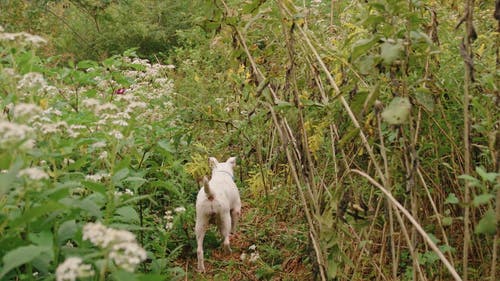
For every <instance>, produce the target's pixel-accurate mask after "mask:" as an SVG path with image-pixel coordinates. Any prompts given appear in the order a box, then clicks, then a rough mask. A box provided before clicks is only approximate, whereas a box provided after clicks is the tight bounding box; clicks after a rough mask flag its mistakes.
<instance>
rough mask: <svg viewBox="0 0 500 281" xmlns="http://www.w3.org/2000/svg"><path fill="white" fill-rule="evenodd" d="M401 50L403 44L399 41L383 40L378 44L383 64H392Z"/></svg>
mask: <svg viewBox="0 0 500 281" xmlns="http://www.w3.org/2000/svg"><path fill="white" fill-rule="evenodd" d="M402 52H403V44H402V43H400V42H396V43H392V42H387V41H386V42H384V43H382V45H380V57H381V58H382V60H383V62H384V63H385V64H388V65H390V64H392V63H393V62H394V61H395V60H397V59H398V58H399V57H400V56H401V54H402Z"/></svg>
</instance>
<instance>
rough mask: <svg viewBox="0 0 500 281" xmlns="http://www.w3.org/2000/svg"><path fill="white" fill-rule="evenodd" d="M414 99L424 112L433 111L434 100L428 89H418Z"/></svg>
mask: <svg viewBox="0 0 500 281" xmlns="http://www.w3.org/2000/svg"><path fill="white" fill-rule="evenodd" d="M415 98H416V100H417V102H418V103H419V104H420V105H422V106H423V107H424V108H425V109H426V110H428V111H431V112H432V111H433V110H434V99H433V98H432V94H431V92H430V91H429V89H427V88H418V89H417V90H416V92H415Z"/></svg>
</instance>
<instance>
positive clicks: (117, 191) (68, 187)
mask: <svg viewBox="0 0 500 281" xmlns="http://www.w3.org/2000/svg"><path fill="white" fill-rule="evenodd" d="M0 35H1V36H14V37H16V40H14V41H6V40H2V41H0V43H1V45H0V54H1V57H2V58H5V59H3V60H2V61H1V65H0V77H1V78H2V79H1V81H3V82H2V84H1V91H2V92H3V93H6V94H4V95H1V96H0V107H1V108H2V109H3V113H2V115H1V117H0V130H1V132H2V133H1V137H0V159H2V161H1V162H0V170H1V172H0V177H1V188H0V196H1V200H0V208H1V209H2V210H3V211H2V215H1V216H2V222H1V223H0V233H2V235H1V238H0V245H1V247H0V249H1V250H0V256H2V257H3V258H2V269H1V271H0V275H1V278H7V279H9V278H13V276H19V274H20V273H21V272H26V270H28V273H29V274H31V273H34V272H37V274H38V276H40V277H43V278H46V277H48V276H49V275H51V274H54V272H55V271H56V268H58V266H63V265H64V264H63V263H62V262H63V261H64V260H65V258H69V257H73V256H80V257H82V259H83V260H84V261H85V262H88V263H90V265H89V270H91V271H95V272H98V273H97V274H96V278H98V279H96V280H104V279H103V278H104V277H105V275H106V274H107V272H110V273H111V274H112V276H114V277H115V278H119V279H121V278H122V277H123V275H124V274H125V273H124V272H123V271H120V270H119V269H118V268H117V266H118V265H119V264H120V260H117V258H116V257H115V256H113V255H112V254H111V253H112V251H113V250H110V249H108V248H106V247H105V246H104V247H103V248H102V249H99V248H94V247H92V245H90V243H86V242H85V240H87V239H88V238H85V235H87V234H85V226H86V225H88V223H89V222H93V221H100V222H103V223H105V224H107V225H110V226H112V227H113V228H118V229H126V230H129V231H133V232H134V233H135V234H136V235H137V237H138V240H139V241H138V243H141V244H142V246H143V247H144V248H145V249H148V250H149V249H154V250H155V251H154V252H152V253H151V254H148V257H149V258H150V259H151V260H150V261H149V262H147V263H146V264H144V265H143V266H142V269H141V270H142V271H144V272H150V271H152V272H154V274H153V275H151V277H152V278H158V276H159V274H162V275H163V276H172V277H173V276H174V275H175V276H177V275H178V272H177V273H175V270H174V271H173V270H172V269H173V268H175V266H173V261H174V259H175V258H176V257H177V256H178V255H179V250H180V249H182V248H183V247H188V244H189V243H190V241H191V240H192V239H191V237H190V236H189V235H186V233H188V229H189V230H190V229H191V228H192V227H193V225H192V223H186V222H192V221H193V217H194V213H193V208H192V207H190V208H189V212H185V213H182V208H180V209H179V210H178V211H177V215H176V216H175V221H174V223H173V225H172V226H170V227H168V228H165V225H166V222H165V223H161V221H162V220H163V217H162V216H163V215H162V213H161V210H160V209H159V208H158V207H157V206H158V204H159V202H161V204H162V205H163V206H175V207H180V206H182V205H183V204H186V203H187V202H188V201H189V200H190V198H191V196H192V194H193V193H194V191H195V190H196V186H195V185H194V184H192V183H191V181H192V180H190V178H189V176H188V175H187V174H186V173H185V172H184V170H183V169H182V166H181V165H180V164H179V163H178V162H176V161H182V160H179V159H176V158H178V157H172V156H173V155H178V156H180V155H181V154H180V152H179V151H180V146H179V145H177V146H176V145H175V141H174V139H177V140H178V141H177V142H178V143H179V142H180V140H182V137H181V136H179V135H177V134H178V131H179V130H178V128H177V127H176V125H175V124H174V123H175V115H174V114H172V110H171V109H172V106H173V105H172V104H171V99H172V95H173V85H172V82H171V80H169V78H168V74H169V72H171V71H172V70H171V69H172V68H171V67H170V66H166V65H162V64H151V63H149V62H148V61H147V60H143V59H139V58H138V57H137V56H136V55H135V52H134V51H133V50H129V51H127V52H126V53H127V55H128V56H122V55H117V56H113V57H110V58H108V59H106V60H104V61H102V62H95V61H80V62H78V63H76V64H70V65H69V66H67V67H60V66H53V65H50V64H49V63H47V62H46V61H45V60H44V59H42V58H39V57H38V56H37V55H36V54H35V52H34V50H35V49H33V47H31V45H30V44H28V43H27V42H29V41H30V40H33V38H35V39H36V37H34V36H33V35H30V34H12V33H6V32H1V34H0ZM2 38H3V37H2ZM49 60H50V59H49ZM169 109H170V110H169ZM180 158H181V159H182V156H180ZM166 169H169V171H171V172H172V174H170V175H169V174H161V171H163V172H165V171H166ZM174 171H175V174H174V173H173V172H174ZM159 175H161V176H159ZM165 186H172V189H170V190H168V189H165ZM180 186H186V187H184V188H182V189H178V187H180ZM189 186H192V188H188V187H189ZM174 187H175V188H174ZM175 189H177V190H175ZM171 209H173V208H171ZM184 210H185V209H184ZM159 222H160V224H158V223H159ZM82 228H83V230H82ZM82 232H83V239H82ZM131 235H132V234H131ZM156 237H161V238H162V239H157V238H156ZM109 239H112V236H111V237H110V238H109ZM134 241H135V239H134ZM93 243H94V242H93ZM134 243H136V242H134ZM139 247H140V246H139ZM108 251H111V252H108ZM166 252H169V254H168V255H167V258H165V253H166ZM144 258H145V257H144ZM144 258H142V259H144ZM112 260H115V262H114V263H111V261H112ZM66 261H68V259H67V260H66ZM84 265H85V264H83V265H82V266H84ZM128 270H130V269H128ZM58 274H59V273H58ZM126 274H127V276H128V277H127V278H129V279H131V280H140V279H141V278H142V279H144V278H146V277H147V276H148V275H144V276H141V275H140V274H137V275H134V274H130V273H126ZM155 276H156V277H155ZM24 279H25V278H23V280H24ZM28 279H29V278H28ZM121 280H122V279H121Z"/></svg>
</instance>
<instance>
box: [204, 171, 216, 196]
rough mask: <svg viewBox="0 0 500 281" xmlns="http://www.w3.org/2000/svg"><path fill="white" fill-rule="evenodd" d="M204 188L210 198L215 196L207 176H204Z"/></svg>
mask: <svg viewBox="0 0 500 281" xmlns="http://www.w3.org/2000/svg"><path fill="white" fill-rule="evenodd" d="M203 189H204V190H205V194H206V195H207V197H208V198H209V199H210V198H214V195H213V194H212V191H210V185H209V184H208V179H207V177H206V176H205V177H203Z"/></svg>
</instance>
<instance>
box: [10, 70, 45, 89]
mask: <svg viewBox="0 0 500 281" xmlns="http://www.w3.org/2000/svg"><path fill="white" fill-rule="evenodd" d="M46 87H47V81H45V78H44V77H43V75H42V74H41V73H38V72H29V73H26V74H24V76H23V78H21V80H19V82H18V83H17V88H18V89H20V90H21V89H25V90H39V89H45V88H46Z"/></svg>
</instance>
